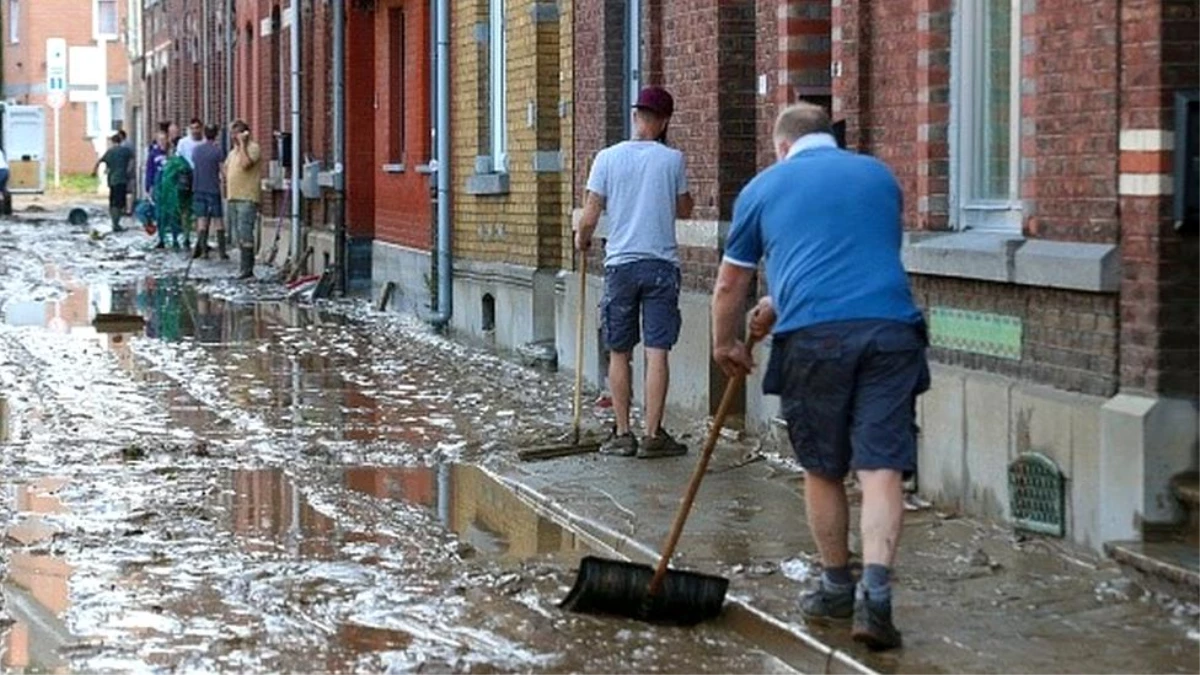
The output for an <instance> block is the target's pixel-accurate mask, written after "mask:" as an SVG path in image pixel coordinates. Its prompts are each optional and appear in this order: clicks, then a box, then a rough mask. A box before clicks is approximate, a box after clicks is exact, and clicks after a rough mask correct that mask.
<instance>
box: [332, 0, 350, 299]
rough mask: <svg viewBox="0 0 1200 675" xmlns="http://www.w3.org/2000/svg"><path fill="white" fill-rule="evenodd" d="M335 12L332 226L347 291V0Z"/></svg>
mask: <svg viewBox="0 0 1200 675" xmlns="http://www.w3.org/2000/svg"><path fill="white" fill-rule="evenodd" d="M329 7H330V11H332V12H333V97H332V98H333V188H334V204H333V227H334V247H335V251H336V253H335V258H334V260H335V263H336V265H337V280H336V281H337V289H338V291H339V292H341V293H342V295H345V294H346V287H347V279H348V276H349V270H348V269H347V267H348V263H349V261H350V250H349V246H348V245H347V242H346V181H345V177H344V174H343V171H345V166H346V0H332V2H330V3H329Z"/></svg>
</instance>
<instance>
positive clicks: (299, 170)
mask: <svg viewBox="0 0 1200 675" xmlns="http://www.w3.org/2000/svg"><path fill="white" fill-rule="evenodd" d="M291 41H292V49H291V59H292V92H291V94H292V97H291V98H292V176H291V178H292V185H291V188H292V262H293V264H296V265H299V264H300V256H301V255H303V253H304V247H303V246H302V245H301V242H300V236H301V233H300V213H301V206H302V201H303V199H304V195H302V194H300V179H301V178H302V177H303V175H304V157H303V156H302V155H301V154H300V124H301V120H300V0H292V28H291Z"/></svg>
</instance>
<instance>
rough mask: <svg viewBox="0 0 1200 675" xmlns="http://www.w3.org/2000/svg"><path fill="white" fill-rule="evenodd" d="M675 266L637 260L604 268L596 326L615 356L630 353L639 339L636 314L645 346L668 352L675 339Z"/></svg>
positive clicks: (679, 320) (678, 277)
mask: <svg viewBox="0 0 1200 675" xmlns="http://www.w3.org/2000/svg"><path fill="white" fill-rule="evenodd" d="M682 283H683V278H682V275H681V274H680V272H679V267H678V266H677V265H675V264H674V263H671V262H667V261H666V260H638V261H635V262H631V263H625V264H623V265H612V266H610V267H605V268H604V298H603V299H601V300H600V323H601V326H602V330H603V331H604V343H605V346H607V347H608V349H609V350H611V351H614V352H617V353H618V354H621V353H625V352H630V351H633V348H634V347H635V346H637V343H638V341H639V338H640V337H641V336H640V335H639V333H641V332H642V330H639V325H638V318H639V317H638V315H639V313H640V314H641V324H642V325H641V328H642V329H644V331H645V343H646V346H647V347H649V348H651V349H670V348H671V347H674V346H675V342H676V341H678V340H679V328H680V325H681V324H682V323H683V320H682V318H681V317H680V314H679V287H680V285H681V284H682Z"/></svg>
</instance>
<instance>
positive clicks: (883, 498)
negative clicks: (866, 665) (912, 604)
mask: <svg viewBox="0 0 1200 675" xmlns="http://www.w3.org/2000/svg"><path fill="white" fill-rule="evenodd" d="M858 479H859V481H860V482H861V483H862V490H863V510H862V537H863V562H864V563H865V564H864V566H863V577H862V581H861V582H860V583H859V587H858V594H857V599H856V602H855V607H854V630H853V635H854V639H855V640H857V641H859V642H862V643H865V644H866V645H867V646H869V647H871V648H873V649H893V648H896V647H899V646H900V645H901V642H902V641H901V637H900V631H898V630H896V626H895V624H893V623H892V585H891V583H892V562H893V561H894V560H895V559H896V548H897V546H898V545H899V543H900V531H901V527H902V526H903V522H904V481H903V476H902V474H901V473H900V472H899V471H889V470H874V471H859V472H858Z"/></svg>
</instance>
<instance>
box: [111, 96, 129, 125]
mask: <svg viewBox="0 0 1200 675" xmlns="http://www.w3.org/2000/svg"><path fill="white" fill-rule="evenodd" d="M108 104H109V110H110V111H111V113H110V117H111V119H112V130H113V131H117V130H120V129H124V128H125V97H124V96H110V97H108Z"/></svg>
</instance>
